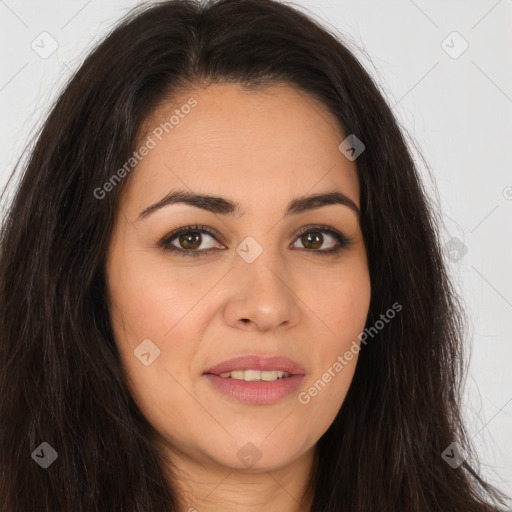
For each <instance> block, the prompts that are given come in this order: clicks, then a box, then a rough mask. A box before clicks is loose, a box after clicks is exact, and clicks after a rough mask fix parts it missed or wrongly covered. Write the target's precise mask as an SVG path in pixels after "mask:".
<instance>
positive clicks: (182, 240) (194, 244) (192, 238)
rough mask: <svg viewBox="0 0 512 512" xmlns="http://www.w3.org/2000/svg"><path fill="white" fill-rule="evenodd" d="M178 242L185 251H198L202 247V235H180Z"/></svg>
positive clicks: (193, 232)
mask: <svg viewBox="0 0 512 512" xmlns="http://www.w3.org/2000/svg"><path fill="white" fill-rule="evenodd" d="M178 242H179V244H180V246H181V247H182V248H183V249H197V248H198V247H199V246H200V245H201V233H199V232H198V231H190V232H189V233H186V234H184V235H179V237H178Z"/></svg>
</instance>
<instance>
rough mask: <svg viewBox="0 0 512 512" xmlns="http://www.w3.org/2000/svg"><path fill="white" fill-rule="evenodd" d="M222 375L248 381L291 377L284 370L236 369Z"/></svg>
mask: <svg viewBox="0 0 512 512" xmlns="http://www.w3.org/2000/svg"><path fill="white" fill-rule="evenodd" d="M220 376H221V377H224V378H229V377H231V378H232V379H236V380H245V381H246V382H254V381H266V382H271V381H274V380H278V379H283V378H284V377H289V376H290V374H289V373H288V372H285V371H283V370H263V371H260V370H235V371H232V372H225V373H221V374H220Z"/></svg>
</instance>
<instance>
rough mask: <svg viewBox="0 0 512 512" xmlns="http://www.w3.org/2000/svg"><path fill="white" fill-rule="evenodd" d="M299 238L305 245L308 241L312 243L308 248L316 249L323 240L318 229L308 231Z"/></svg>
mask: <svg viewBox="0 0 512 512" xmlns="http://www.w3.org/2000/svg"><path fill="white" fill-rule="evenodd" d="M301 239H302V243H303V244H304V246H305V247H306V246H307V244H309V243H311V244H313V247H308V249H309V248H311V249H318V247H321V246H322V242H323V236H322V235H321V234H320V233H319V232H318V231H309V232H308V233H306V234H305V235H302V237H301ZM305 240H306V241H305Z"/></svg>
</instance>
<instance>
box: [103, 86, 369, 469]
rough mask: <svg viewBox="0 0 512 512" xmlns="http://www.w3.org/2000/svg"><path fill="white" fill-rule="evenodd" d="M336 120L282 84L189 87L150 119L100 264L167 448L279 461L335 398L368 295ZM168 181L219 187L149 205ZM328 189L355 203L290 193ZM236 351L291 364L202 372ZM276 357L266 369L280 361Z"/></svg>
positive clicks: (211, 460) (241, 464) (297, 452)
mask: <svg viewBox="0 0 512 512" xmlns="http://www.w3.org/2000/svg"><path fill="white" fill-rule="evenodd" d="M189 98H193V99H194V100H195V101H194V100H189ZM186 105H189V106H190V108H187V107H186ZM176 110H178V112H176ZM173 115H175V118H174V119H173V121H172V127H171V128H170V126H171V125H170V124H169V119H170V118H171V116H173ZM176 120H178V121H176ZM165 122H167V125H166V127H167V130H165V129H164V130H162V125H161V123H165ZM347 135H348V134H345V133H343V131H342V130H341V128H340V127H339V125H338V122H337V120H336V118H335V117H334V116H333V115H332V114H330V113H329V112H328V111H327V110H326V109H325V108H324V107H323V105H322V104H320V103H319V102H317V101H316V100H314V99H313V98H311V97H310V96H308V95H306V94H304V93H302V92H299V91H298V90H296V89H294V88H291V87H289V86H285V85H283V86H273V87H272V88H268V89H265V90H262V91H259V92H247V91H245V90H244V89H242V88H241V87H240V86H238V85H232V84H229V85H227V84H216V85H211V86H209V87H207V88H205V89H198V90H195V89H194V90H190V91H188V93H187V94H184V95H183V96H181V97H179V98H175V100H174V101H173V103H172V104H171V103H166V104H163V105H161V106H160V107H159V108H158V109H157V110H156V111H155V112H154V113H153V115H152V116H151V118H150V119H148V120H147V122H146V125H145V129H144V131H143V133H142V135H141V137H140V141H139V142H140V144H138V145H137V148H140V147H141V146H142V145H144V144H146V147H147V148H149V149H148V150H147V151H143V150H141V151H140V155H142V153H145V155H144V156H141V158H140V161H139V163H138V165H137V166H136V168H135V169H134V170H133V171H132V173H131V174H130V176H129V181H128V183H127V186H126V188H125V189H124V190H123V194H122V197H121V202H120V205H119V212H118V216H117V220H116V224H115V226H114V232H113V236H112V240H111V245H110V248H109V252H108V258H107V262H106V271H107V280H108V292H109V301H110V304H109V305H110V313H111V319H112V326H113V330H114V335H115V338H116V342H117V345H118V348H119V352H120V355H121V359H122V363H123V367H124V370H125V372H126V375H127V379H128V381H129V386H130V391H131V393H132V394H133V397H134V399H135V401H136V403H137V405H138V406H139V408H140V410H141V411H142V412H143V414H144V415H145V416H146V418H147V419H148V420H149V421H150V423H151V424H152V425H153V426H154V427H155V428H156V430H157V431H158V433H159V435H160V436H161V438H162V439H163V442H164V443H165V444H166V446H167V448H168V450H169V451H170V452H171V453H172V454H173V455H176V456H178V455H179V456H180V457H185V458H189V459H193V460H195V461H197V462H200V463H201V464H216V465H219V466H223V467H229V468H238V469H244V468H245V469H247V468H248V467H249V466H250V465H251V464H252V465H254V468H256V467H257V468H258V469H264V470H269V469H275V468H279V467H282V466H285V465H287V464H291V463H292V462H293V461H295V460H296V459H297V458H298V457H300V456H301V455H303V454H305V453H306V452H308V451H311V450H312V449H313V448H314V446H315V444H316V442H317V441H318V439H319V438H320V437H321V436H322V434H323V433H324V432H325V431H326V430H327V428H328V427H329V426H330V424H331V423H332V421H333V420H334V418H335V416H336V414H337V412H338V410H339V409H340V406H341V405H342V403H343V400H344V398H345V396H346V393H347V390H348V388H349V385H350V382H351V380H352V376H353V373H354V369H355V365H356V361H357V350H354V347H357V346H359V338H358V334H360V333H361V332H362V331H363V329H364V325H365V320H366V316H367V313H368V308H369V302H370V280H369V273H368V266H367V258H366V250H365V245H364V241H363V238H362V233H361V229H360V224H359V217H358V214H357V211H356V209H357V208H358V207H359V205H360V197H359V181H358V177H357V169H356V164H355V161H350V160H349V159H347V158H346V157H345V156H344V154H342V153H341V152H340V150H339V149H338V146H339V145H340V143H341V142H342V141H343V140H344V139H345V138H346V136H347ZM150 139H151V140H152V142H150ZM125 179H127V178H125ZM171 191H173V192H177V191H182V192H184V193H187V194H190V195H196V194H197V195H208V196H215V197H218V198H223V199H222V200H204V199H203V200H202V201H200V202H197V201H196V202H195V204H191V203H187V202H179V200H178V201H174V202H173V201H168V202H167V204H164V205H162V204H161V205H160V207H156V206H155V207H154V208H149V207H151V206H152V205H156V204H157V203H159V202H160V201H161V200H162V199H163V198H164V197H166V196H167V195H168V194H170V193H171ZM327 193H331V194H332V193H338V194H339V196H338V197H344V198H347V199H348V200H346V201H345V202H346V203H350V201H352V202H353V203H354V206H355V207H357V208H356V209H354V208H351V207H350V206H347V204H342V203H340V202H335V203H334V204H325V203H324V202H322V201H320V200H318V201H316V202H312V201H309V202H308V201H303V202H301V203H295V204H294V205H293V207H292V208H291V209H290V208H289V205H290V203H291V202H292V201H294V200H296V199H299V198H302V199H303V198H305V197H307V196H311V195H318V194H327ZM175 197H176V196H175ZM331 197H333V196H331ZM178 199H179V197H178ZM192 202H193V201H192ZM342 202H343V200H342ZM231 203H233V204H231ZM232 209H234V211H231V210H232ZM288 210H290V211H288ZM180 228H185V229H183V230H181V231H180V232H179V233H178V234H175V231H176V230H178V229H180ZM347 239H348V240H349V242H348V243H345V242H344V241H346V240H347ZM351 347H352V351H351V350H350V349H351ZM347 351H349V352H350V351H351V353H352V354H353V357H352V359H351V360H347V358H343V361H344V363H341V362H340V356H343V354H345V353H346V352H347ZM246 355H250V356H255V357H257V358H258V357H260V358H269V357H272V356H279V357H286V358H288V359H290V360H292V361H293V362H295V363H296V365H297V366H296V367H295V369H294V372H293V373H292V372H289V373H291V374H292V376H290V377H288V378H283V379H279V380H278V381H275V382H271V381H268V382H266V381H263V382H261V381H254V382H252V381H250V379H252V378H259V379H261V378H267V379H275V377H276V375H275V374H273V373H262V374H258V373H255V372H246V373H245V374H240V373H238V374H233V376H231V377H221V376H215V377H214V376H213V375H207V374H205V371H206V370H209V369H211V368H212V367H215V366H217V365H219V364H220V363H222V362H224V361H226V360H229V359H232V358H234V357H236V356H246ZM259 363H260V360H258V359H256V360H252V361H251V362H249V363H247V364H246V367H245V369H251V368H252V369H256V370H258V368H259V366H258V365H259ZM236 364H238V370H240V369H244V366H243V363H241V362H240V363H236ZM236 364H235V366H236ZM272 364H273V365H274V366H275V368H269V367H267V368H266V369H265V367H262V368H263V370H264V372H271V371H272V370H273V369H275V370H280V369H282V368H280V367H282V366H286V363H285V362H284V361H282V360H281V361H277V362H273V363H271V365H272ZM254 367H255V368H254ZM340 367H341V369H340ZM225 369H226V367H224V371H225ZM236 369H237V368H233V370H236ZM260 369H261V368H260ZM223 373H224V372H223ZM284 375H286V374H284ZM235 377H236V378H235ZM240 378H241V379H242V380H240ZM244 379H245V380H244ZM247 379H249V380H248V381H247V382H246V380H247ZM288 379H289V380H288ZM227 381H229V382H227ZM178 450H179V454H178V453H177V452H178ZM251 461H253V462H251Z"/></svg>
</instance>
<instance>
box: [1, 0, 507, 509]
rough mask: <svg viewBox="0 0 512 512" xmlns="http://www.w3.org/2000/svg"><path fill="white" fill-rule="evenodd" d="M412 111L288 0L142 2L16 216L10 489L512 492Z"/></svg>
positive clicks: (215, 495)
mask: <svg viewBox="0 0 512 512" xmlns="http://www.w3.org/2000/svg"><path fill="white" fill-rule="evenodd" d="M435 221H436V219H435V212H434V210H433V209H432V207H430V205H429V200H428V198H427V197H426V195H425V193H424V192H423V189H422V186H421V183H420V180H419V177H418V174H417V171H416V169H415V167H414V163H413V160H412V158H411V156H410V153H409V151H408V148H407V146H406V144H405V142H404V140H403V138H402V135H401V132H400V130H399V128H398V126H397V123H396V121H395V119H394V117H393V115H392V113H391V111H390V109H389V107H388V106H387V105H386V103H385V102H384V100H383V98H382V96H381V94H380V93H379V92H378V90H377V88H376V86H375V85H374V83H373V82H372V80H371V78H370V77H369V75H368V73H367V72H366V71H365V70H364V69H363V68H362V67H361V65H360V64H359V63H358V61H357V60H356V59H355V57H354V56H353V55H352V54H351V53H350V52H349V50H348V49H347V48H346V47H345V46H344V45H343V44H342V43H341V42H340V41H339V40H337V39H336V38H335V37H334V36H333V35H331V34H329V33H328V32H326V31H325V29H323V28H321V27H320V26H319V25H318V24H317V23H315V22H314V21H312V20H310V19H308V18H307V17H306V16H305V15H303V14H301V13H299V12H298V11H296V10H294V9H293V8H291V7H288V6H286V5H283V4H280V3H278V2H274V1H270V0H221V1H217V2H210V3H208V4H205V5H201V4H199V3H198V2H194V1H187V0H182V1H167V2H162V3H159V4H155V5H154V6H149V7H144V8H140V9H138V10H136V11H134V12H133V13H132V14H131V15H130V16H129V17H127V18H126V19H125V20H123V21H122V23H120V25H119V26H118V27H117V28H116V29H115V30H114V31H113V32H112V33H111V34H110V35H109V36H108V37H107V38H106V39H105V40H104V41H103V42H102V43H101V44H100V45H99V46H98V47H97V48H96V49H95V50H94V51H93V52H92V53H91V54H90V56H89V57H88V58H87V59H86V60H85V62H84V63H83V65H82V66H81V67H80V69H79V70H78V72H77V73H76V75H75V76H74V77H73V78H72V79H71V81H70V83H69V84H68V85H67V87H66V89H65V90H64V92H63V93H62V94H61V96H60V98H59V100H58V101H57V103H56V105H55V107H54V108H53V111H52V112H51V114H50V116H49V117H48V120H47V122H46V124H45V126H44V129H43V131H42V133H41V135H40V137H39V140H38V141H37V144H36V146H35V148H34V149H33V152H32V154H31V158H30V160H29V162H28V165H27V168H26V170H25V172H24V175H23V178H22V180H21V182H20V185H19V187H18V189H17V191H16V194H15V197H14V198H13V202H12V205H11V207H10V210H9V212H8V214H7V216H6V218H5V221H4V224H3V230H2V238H1V240H2V246H1V262H2V265H1V273H0V303H1V306H2V309H3V312H4V315H3V317H2V322H1V336H0V340H1V341H0V350H1V367H0V368H1V371H0V379H1V380H0V382H1V388H0V391H1V393H0V411H1V417H2V418H3V422H2V425H1V430H0V467H1V477H0V494H1V496H2V497H3V500H2V504H1V505H0V511H1V512H4V511H5V512H7V511H12V510H16V511H19V512H28V511H34V510H38V511H52V512H55V511H66V512H67V511H91V510H95V511H96V510H98V511H112V510H116V511H117V510H119V511H121V510H122V511H141V512H142V511H145V512H146V511H147V512H149V511H151V512H156V511H162V512H163V511H170V510H173V511H179V512H183V511H193V510H197V511H200V512H203V511H214V510H215V511H217V510H233V511H267V510H277V509H279V510H286V511H290V512H292V511H293V512H295V511H299V510H300V511H306V510H307V511H314V512H320V511H322V512H324V511H325V512H327V511H329V512H331V511H332V512H334V511H336V512H338V511H350V512H355V511H358V512H362V511H376V510H379V511H385V512H387V511H397V510H400V511H402V510H403V511H418V512H420V511H422V512H423V511H425V512H427V511H429V512H431V511H447V510H450V511H452V512H455V511H461V512H462V511H464V512H468V511H484V510H488V511H491V510H492V511H497V510H500V509H499V508H498V507H499V506H500V504H501V505H505V504H506V502H505V497H504V496H502V495H501V494H500V493H499V492H498V491H497V490H495V489H493V488H492V487H491V486H490V485H489V484H487V483H486V482H485V481H483V479H482V478H481V477H480V476H479V475H478V473H477V471H476V469H474V467H475V466H474V462H471V458H470V455H471V446H470V444H469V441H468V439H467V438H466V437H465V433H464V429H463V425H462V422H461V415H460V410H459V402H460V382H461V377H462V375H461V373H462V372H461V370H462V369H463V368H462V361H463V359H462V341H463V310H462V308H461V306H460V303H459V301H458V298H457V296H456V294H455V293H454V291H453V289H452V287H451V284H450V282H449V280H448V277H447V274H446V270H445V263H444V260H443V258H442V255H441V251H440V242H439V234H438V228H437V225H436V222H435Z"/></svg>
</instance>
